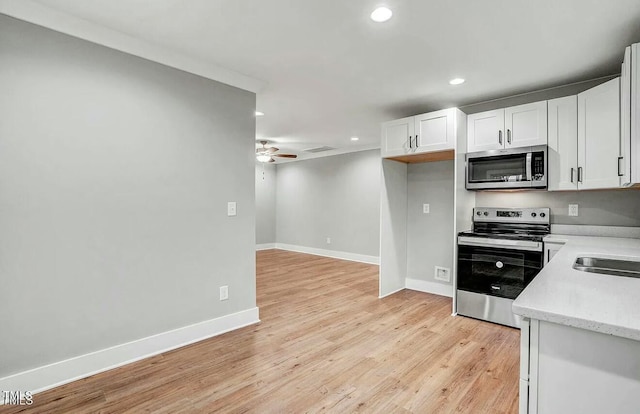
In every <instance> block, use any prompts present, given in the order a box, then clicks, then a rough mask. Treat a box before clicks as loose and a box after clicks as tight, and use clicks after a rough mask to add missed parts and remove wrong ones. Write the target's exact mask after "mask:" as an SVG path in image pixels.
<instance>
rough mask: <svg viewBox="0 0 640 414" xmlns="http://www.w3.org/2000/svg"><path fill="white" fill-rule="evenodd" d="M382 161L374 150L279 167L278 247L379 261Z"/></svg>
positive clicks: (378, 152)
mask: <svg viewBox="0 0 640 414" xmlns="http://www.w3.org/2000/svg"><path fill="white" fill-rule="evenodd" d="M380 162H381V161H380V151H379V150H371V151H362V152H355V153H349V154H344V155H336V156H331V157H323V158H315V159H310V160H303V161H297V162H292V163H286V164H280V165H279V166H278V172H277V190H276V192H277V195H276V239H277V242H278V243H285V244H293V245H298V246H305V247H313V248H319V249H326V250H336V251H341V252H349V253H357V254H364V255H370V256H378V255H379V250H380V174H381V172H380ZM327 237H330V238H331V244H327V243H326V238H327Z"/></svg>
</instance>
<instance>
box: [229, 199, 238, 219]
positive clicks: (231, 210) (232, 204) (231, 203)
mask: <svg viewBox="0 0 640 414" xmlns="http://www.w3.org/2000/svg"><path fill="white" fill-rule="evenodd" d="M236 207H237V206H236V202H235V201H229V202H228V203H227V216H229V217H231V216H235V215H236V213H237V208H236Z"/></svg>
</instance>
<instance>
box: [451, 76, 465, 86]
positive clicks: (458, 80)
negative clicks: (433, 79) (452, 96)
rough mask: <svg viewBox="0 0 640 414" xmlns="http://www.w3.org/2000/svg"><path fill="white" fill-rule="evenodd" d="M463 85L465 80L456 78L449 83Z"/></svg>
mask: <svg viewBox="0 0 640 414" xmlns="http://www.w3.org/2000/svg"><path fill="white" fill-rule="evenodd" d="M461 83H464V79H462V78H455V79H451V80H450V81H449V85H460V84H461Z"/></svg>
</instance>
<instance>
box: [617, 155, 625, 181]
mask: <svg viewBox="0 0 640 414" xmlns="http://www.w3.org/2000/svg"><path fill="white" fill-rule="evenodd" d="M622 159H623V157H618V177H622V176H623V175H624V173H621V172H620V161H622Z"/></svg>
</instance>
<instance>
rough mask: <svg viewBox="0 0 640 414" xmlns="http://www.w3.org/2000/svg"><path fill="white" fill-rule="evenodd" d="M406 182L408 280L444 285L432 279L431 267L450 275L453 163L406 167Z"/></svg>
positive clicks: (410, 165)
mask: <svg viewBox="0 0 640 414" xmlns="http://www.w3.org/2000/svg"><path fill="white" fill-rule="evenodd" d="M407 181H408V193H409V195H408V203H409V205H408V208H407V227H408V228H407V277H408V278H410V279H418V280H425V281H428V282H438V283H446V282H440V281H439V280H435V279H434V266H440V267H446V268H448V269H449V270H450V271H451V273H450V274H451V275H452V274H453V240H454V237H453V232H454V225H453V222H454V220H455V209H454V206H453V194H454V188H455V187H454V162H453V161H439V162H427V163H424V164H409V170H408V174H407ZM423 204H429V210H430V211H429V214H424V213H423V210H422V205H423ZM452 279H453V276H452Z"/></svg>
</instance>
